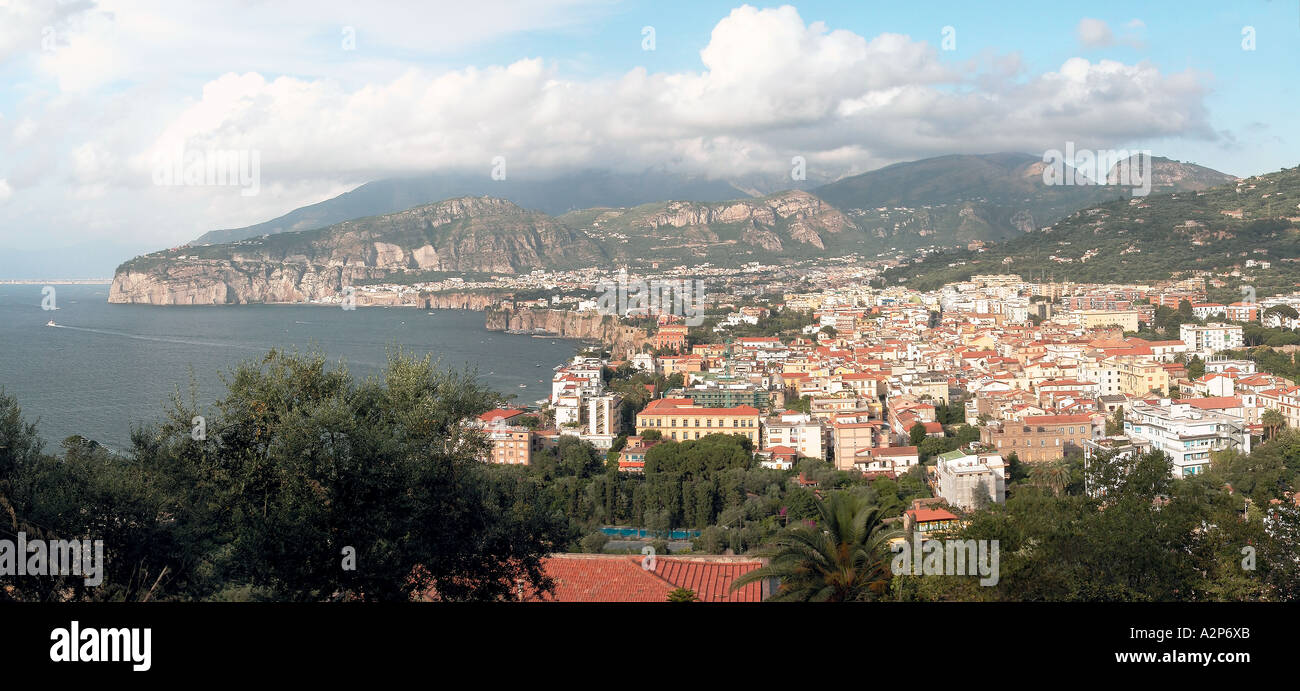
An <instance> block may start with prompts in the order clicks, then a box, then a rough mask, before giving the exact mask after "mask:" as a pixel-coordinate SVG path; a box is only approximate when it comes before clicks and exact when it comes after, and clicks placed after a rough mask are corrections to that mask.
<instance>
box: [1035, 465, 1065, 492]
mask: <svg viewBox="0 0 1300 691" xmlns="http://www.w3.org/2000/svg"><path fill="white" fill-rule="evenodd" d="M1029 475H1030V477H1031V478H1032V480H1033V484H1035V485H1037V486H1039V487H1043V488H1046V489H1050V490H1052V494H1054V495H1056V496H1058V497H1059V496H1061V493H1062V492H1064V491H1065V488H1066V487H1068V486H1069V484H1070V463H1069V461H1066V460H1060V461H1056V462H1054V463H1038V464H1035V465H1034V467H1033V468H1032V469H1031V470H1030V471H1029Z"/></svg>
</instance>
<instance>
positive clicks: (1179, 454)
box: [1124, 398, 1250, 477]
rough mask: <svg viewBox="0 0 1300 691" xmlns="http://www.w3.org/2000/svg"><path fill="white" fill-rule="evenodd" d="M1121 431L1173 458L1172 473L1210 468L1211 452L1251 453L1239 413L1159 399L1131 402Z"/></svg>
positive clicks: (1244, 426) (1193, 471)
mask: <svg viewBox="0 0 1300 691" xmlns="http://www.w3.org/2000/svg"><path fill="white" fill-rule="evenodd" d="M1124 433H1125V434H1126V435H1128V436H1129V437H1130V438H1132V439H1134V440H1137V439H1145V440H1147V441H1149V442H1151V446H1152V448H1155V449H1158V450H1160V451H1164V452H1165V453H1167V454H1169V456H1170V458H1172V459H1173V461H1174V467H1173V475H1174V477H1189V476H1191V475H1196V474H1197V473H1203V472H1205V471H1206V470H1209V468H1210V453H1211V452H1213V451H1223V450H1226V449H1236V450H1238V451H1240V452H1241V453H1250V432H1249V430H1248V429H1247V427H1246V423H1245V421H1244V420H1242V419H1241V418H1240V417H1237V416H1234V415H1227V414H1224V413H1220V412H1216V411H1212V410H1201V409H1199V408H1196V407H1195V406H1192V405H1190V404H1187V403H1173V402H1172V401H1170V400H1169V399H1167V398H1166V399H1162V400H1161V401H1160V403H1159V404H1158V405H1151V404H1149V403H1140V402H1135V403H1133V404H1132V405H1131V406H1130V407H1129V408H1128V410H1126V411H1125V412H1124Z"/></svg>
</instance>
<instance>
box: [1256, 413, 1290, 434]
mask: <svg viewBox="0 0 1300 691" xmlns="http://www.w3.org/2000/svg"><path fill="white" fill-rule="evenodd" d="M1259 421H1260V423H1261V424H1263V425H1264V438H1265V439H1266V440H1268V439H1272V438H1273V437H1274V436H1276V435H1277V432H1278V430H1280V429H1282V428H1284V427H1286V418H1285V417H1283V416H1282V413H1281V412H1280V411H1278V409H1276V408H1268V409H1266V410H1265V411H1264V413H1263V414H1262V415H1260V416H1259Z"/></svg>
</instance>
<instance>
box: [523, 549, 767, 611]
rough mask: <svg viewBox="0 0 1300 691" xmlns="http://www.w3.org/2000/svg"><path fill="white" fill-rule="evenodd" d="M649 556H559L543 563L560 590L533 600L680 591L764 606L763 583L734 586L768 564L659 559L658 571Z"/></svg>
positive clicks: (630, 598) (651, 598) (645, 597)
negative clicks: (649, 565)
mask: <svg viewBox="0 0 1300 691" xmlns="http://www.w3.org/2000/svg"><path fill="white" fill-rule="evenodd" d="M645 559H646V557H643V556H641V555H626V554H556V555H553V556H550V557H547V558H546V559H543V560H542V568H543V569H544V570H545V571H546V575H547V576H549V577H551V578H552V579H553V580H554V581H555V592H554V593H553V594H550V595H546V596H543V597H538V596H537V595H535V594H534V595H533V596H530V597H528V598H526V599H529V600H545V601H552V602H667V601H668V593H670V592H671V591H673V590H674V589H676V588H689V589H691V590H694V591H695V595H696V596H697V597H699V599H700V601H701V602H758V601H760V600H762V599H763V588H762V584H761V583H753V584H750V585H748V586H745V587H744V588H741V589H740V590H738V591H736V592H734V593H733V592H731V591H730V588H731V582H732V581H733V580H735V579H736V578H738V577H739V576H740V575H742V574H745V573H748V572H750V571H753V570H754V569H757V568H758V567H760V566H762V562H760V561H758V560H753V559H745V558H735V557H732V558H726V557H716V558H706V557H656V558H655V564H654V570H653V571H651V570H648V569H645V568H643V567H642V563H643V560H645Z"/></svg>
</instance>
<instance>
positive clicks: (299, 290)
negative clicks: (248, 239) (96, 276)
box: [108, 260, 385, 305]
mask: <svg viewBox="0 0 1300 691" xmlns="http://www.w3.org/2000/svg"><path fill="white" fill-rule="evenodd" d="M383 275H385V272H383V271H382V270H376V268H375V267H366V266H338V267H330V266H316V265H310V264H308V265H302V264H278V265H277V264H272V263H269V262H256V261H214V260H200V261H181V262H176V263H174V264H166V265H160V266H157V267H154V268H152V269H147V270H133V269H127V270H119V271H118V273H117V275H115V276H114V277H113V284H112V286H111V287H110V289H109V295H108V301H109V302H116V303H141V304H149V305H224V304H246V303H269V302H306V301H310V300H319V299H324V298H329V297H336V296H338V295H339V294H340V293H341V291H342V289H343V286H344V285H352V284H353V283H354V282H356V281H358V280H361V279H372V278H377V277H380V276H383Z"/></svg>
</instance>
